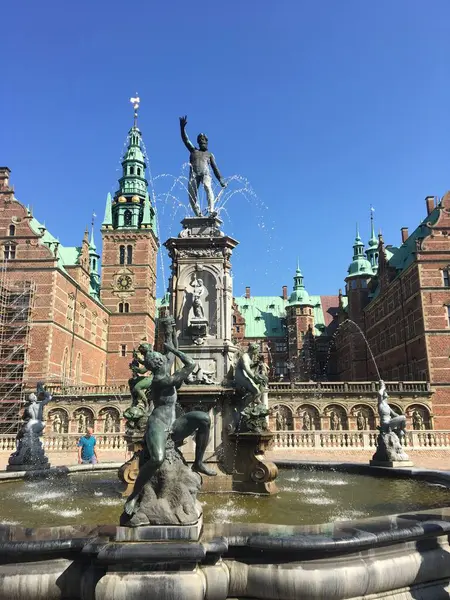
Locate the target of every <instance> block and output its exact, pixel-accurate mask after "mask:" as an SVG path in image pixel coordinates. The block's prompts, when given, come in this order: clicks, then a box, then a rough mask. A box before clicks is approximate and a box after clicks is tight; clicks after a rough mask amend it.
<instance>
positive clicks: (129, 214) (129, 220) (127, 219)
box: [123, 208, 133, 227]
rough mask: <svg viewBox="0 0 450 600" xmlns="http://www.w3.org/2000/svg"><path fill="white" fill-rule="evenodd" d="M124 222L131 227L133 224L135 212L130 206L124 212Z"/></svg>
mask: <svg viewBox="0 0 450 600" xmlns="http://www.w3.org/2000/svg"><path fill="white" fill-rule="evenodd" d="M123 224H124V225H125V227H131V226H132V224H133V213H132V212H131V210H129V209H128V208H127V210H126V211H125V212H124V213H123Z"/></svg>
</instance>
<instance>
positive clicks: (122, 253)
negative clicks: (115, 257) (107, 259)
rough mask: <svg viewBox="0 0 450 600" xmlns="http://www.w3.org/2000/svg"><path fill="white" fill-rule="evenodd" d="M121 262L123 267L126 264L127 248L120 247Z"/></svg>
mask: <svg viewBox="0 0 450 600" xmlns="http://www.w3.org/2000/svg"><path fill="white" fill-rule="evenodd" d="M119 256H120V258H119V262H120V264H121V265H124V264H125V246H120V248H119Z"/></svg>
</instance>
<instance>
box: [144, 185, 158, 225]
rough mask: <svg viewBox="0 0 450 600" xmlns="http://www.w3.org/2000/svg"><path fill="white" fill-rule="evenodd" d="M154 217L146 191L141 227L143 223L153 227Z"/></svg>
mask: <svg viewBox="0 0 450 600" xmlns="http://www.w3.org/2000/svg"><path fill="white" fill-rule="evenodd" d="M154 219H155V213H154V211H153V210H152V207H151V205H150V198H149V195H148V192H147V193H146V194H145V199H144V211H143V214H142V222H141V227H142V226H144V225H148V226H149V227H152V228H153V227H154V225H155V223H154Z"/></svg>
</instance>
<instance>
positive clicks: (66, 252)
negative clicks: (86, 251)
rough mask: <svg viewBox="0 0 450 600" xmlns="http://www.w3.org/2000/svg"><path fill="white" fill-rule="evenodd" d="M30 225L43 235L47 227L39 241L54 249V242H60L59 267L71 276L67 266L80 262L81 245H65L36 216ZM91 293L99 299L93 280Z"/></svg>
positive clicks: (38, 233) (58, 252)
mask: <svg viewBox="0 0 450 600" xmlns="http://www.w3.org/2000/svg"><path fill="white" fill-rule="evenodd" d="M30 227H31V229H32V230H33V231H34V232H35V233H36V234H37V235H41V230H42V228H44V229H45V231H44V235H43V236H42V237H41V238H40V239H39V243H41V244H44V245H46V246H48V247H49V248H50V249H51V250H52V251H53V250H54V244H55V243H57V244H58V250H57V253H56V260H57V264H58V268H59V269H61V271H63V272H64V273H65V274H66V275H68V276H69V277H70V275H69V274H68V272H67V270H66V267H69V266H75V265H77V264H78V259H79V257H80V254H81V246H63V245H62V244H61V243H60V242H59V240H58V239H57V238H55V236H54V235H52V234H51V233H50V231H48V229H47V228H46V227H45V225H42V224H41V223H40V222H39V221H38V220H37V219H36V218H35V217H32V218H31V219H30ZM89 295H90V296H93V297H95V298H97V299H98V290H96V289H94V287H93V286H92V281H91V284H90V286H89Z"/></svg>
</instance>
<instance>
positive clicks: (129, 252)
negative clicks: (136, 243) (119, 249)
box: [127, 246, 133, 265]
mask: <svg viewBox="0 0 450 600" xmlns="http://www.w3.org/2000/svg"><path fill="white" fill-rule="evenodd" d="M132 263H133V246H127V265H131V264H132Z"/></svg>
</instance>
